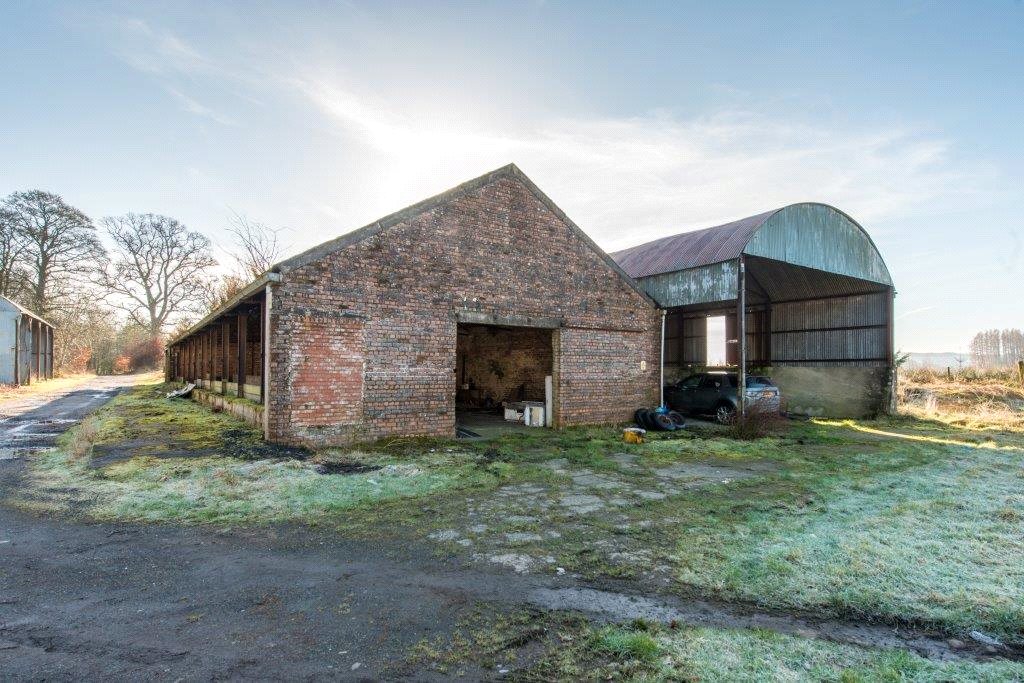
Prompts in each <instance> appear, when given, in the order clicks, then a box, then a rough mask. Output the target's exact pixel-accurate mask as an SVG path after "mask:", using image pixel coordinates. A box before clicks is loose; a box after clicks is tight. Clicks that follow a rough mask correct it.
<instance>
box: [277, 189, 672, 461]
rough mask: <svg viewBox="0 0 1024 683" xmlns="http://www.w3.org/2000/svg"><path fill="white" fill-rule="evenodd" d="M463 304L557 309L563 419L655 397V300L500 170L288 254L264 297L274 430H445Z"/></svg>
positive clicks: (510, 311)
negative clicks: (338, 239) (371, 232)
mask: <svg viewBox="0 0 1024 683" xmlns="http://www.w3.org/2000/svg"><path fill="white" fill-rule="evenodd" d="M459 311H474V312H477V313H486V314H493V315H498V316H530V317H538V318H559V319H561V320H562V321H563V323H562V324H563V325H564V326H566V329H563V330H560V331H559V332H558V333H557V335H558V338H559V341H558V345H556V350H557V353H556V354H555V355H556V358H555V361H554V362H555V365H556V367H558V368H560V371H558V370H556V375H558V376H556V383H557V385H558V391H557V392H556V397H557V403H558V407H557V415H558V418H559V421H560V424H563V425H569V424H583V423H593V422H609V421H619V420H628V419H629V418H630V416H631V415H632V412H633V410H635V409H636V408H637V407H638V406H640V405H652V404H653V403H654V402H656V400H657V389H658V387H657V383H658V378H657V372H658V366H657V360H658V354H659V333H660V313H659V312H658V311H657V310H656V309H655V308H654V306H653V304H651V303H650V301H649V300H648V299H646V298H645V297H643V296H642V295H640V294H639V293H638V292H636V291H635V290H634V289H633V288H632V287H631V286H630V285H629V283H627V282H626V281H625V280H623V279H622V278H621V277H620V276H619V274H618V273H617V272H615V271H614V270H613V269H612V267H611V266H609V264H608V263H607V262H605V260H604V259H603V258H601V256H600V255H598V254H597V253H595V252H594V251H593V250H592V249H591V247H590V246H589V245H588V244H587V243H586V242H585V241H584V239H582V238H581V237H580V236H579V235H578V234H577V233H575V231H574V230H572V229H571V228H570V227H569V226H568V225H567V224H566V223H565V222H563V220H562V219H560V218H559V217H558V215H556V214H555V213H554V212H552V211H551V210H550V209H549V208H548V207H547V206H546V205H545V204H544V203H543V202H542V201H541V200H540V199H539V198H538V197H537V196H536V195H534V193H533V192H532V191H531V190H530V188H529V187H528V186H527V185H525V184H524V183H522V182H520V181H519V180H518V179H516V178H513V177H508V176H500V177H498V178H497V179H496V180H493V181H492V182H490V183H489V184H487V185H484V186H483V187H480V188H478V189H475V190H472V191H468V192H464V193H462V194H461V195H456V196H454V197H453V198H451V199H450V200H449V201H447V202H446V203H444V204H442V205H440V206H437V207H436V208H433V209H431V210H428V211H426V212H423V213H420V214H418V215H411V216H410V217H408V218H407V219H406V220H404V221H402V222H400V223H398V224H395V225H392V226H390V227H388V228H386V229H385V230H383V231H382V232H380V233H379V234H377V235H375V236H373V237H370V238H368V239H365V240H362V241H359V242H357V243H354V244H350V245H348V246H344V247H340V248H338V249H337V250H335V251H333V252H330V253H326V254H324V255H322V256H320V257H318V258H317V259H316V260H313V261H310V262H309V263H306V264H303V265H298V266H295V267H291V268H290V267H289V265H288V264H287V263H286V264H284V266H283V267H282V279H281V282H280V284H278V285H275V287H274V296H273V305H272V311H271V326H272V334H271V344H270V364H271V372H270V384H269V389H270V391H269V404H268V406H269V412H268V430H269V436H270V438H271V439H275V440H280V441H291V442H306V443H311V444H314V445H322V444H330V443H343V442H345V441H348V440H352V439H372V438H377V437H383V436H395V435H419V434H423V435H438V436H451V435H453V433H454V425H455V414H454V406H455V390H456V373H455V369H456V327H457V324H458V316H459ZM346 315H350V316H360V318H358V319H359V320H361V324H362V333H361V338H360V335H356V334H351V335H348V336H346V334H347V333H342V332H339V331H338V322H337V321H338V320H340V319H342V318H341V316H346ZM360 347H361V348H360ZM314 357H319V359H318V360H311V359H312V358H314ZM356 358H361V359H362V362H363V375H362V383H361V385H360V384H359V383H357V382H355V381H353V380H351V371H352V369H353V368H354V359H356ZM641 361H645V362H646V370H645V371H641V370H640V364H641ZM334 365H337V366H338V367H340V368H343V369H344V370H343V376H342V377H336V376H335V375H334V373H335V372H336V371H335V370H334V369H332V368H333V366H334ZM338 372H342V371H338ZM360 390H361V392H360ZM335 421H339V422H341V423H342V424H335V423H334V422H335Z"/></svg>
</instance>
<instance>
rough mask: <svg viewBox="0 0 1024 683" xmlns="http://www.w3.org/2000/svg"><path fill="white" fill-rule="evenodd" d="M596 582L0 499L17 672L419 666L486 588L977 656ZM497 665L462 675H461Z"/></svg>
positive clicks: (227, 673)
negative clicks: (409, 662) (89, 518)
mask: <svg viewBox="0 0 1024 683" xmlns="http://www.w3.org/2000/svg"><path fill="white" fill-rule="evenodd" d="M116 389H117V387H116V386H109V385H105V386H104V387H103V388H102V389H101V388H99V387H98V386H95V385H94V386H90V387H85V388H80V389H78V390H76V391H72V392H71V393H69V394H68V395H67V396H66V397H65V398H61V399H57V400H54V401H53V402H51V403H50V404H47V405H35V406H29V407H26V408H25V409H24V410H23V411H22V414H21V415H20V417H17V418H15V419H13V420H8V421H6V422H3V423H0V429H2V430H4V436H2V437H0V442H2V443H8V444H10V443H14V444H15V446H13V447H11V446H8V448H14V449H17V450H18V452H24V451H25V449H34V448H41V447H46V446H47V445H50V444H52V442H53V439H54V438H55V434H56V433H57V432H59V431H61V430H57V429H56V428H55V426H56V424H57V423H55V422H46V421H47V420H73V419H80V418H81V417H82V416H83V415H84V414H85V413H87V412H88V411H89V410H92V409H94V408H96V407H98V405H100V404H101V403H102V402H103V401H104V400H106V399H107V398H109V397H110V396H112V395H113V394H114V393H115V391H116ZM101 394H102V396H101ZM104 396H105V397H106V398H104ZM5 407H6V406H5ZM12 424H13V425H14V426H15V427H17V426H19V425H38V426H39V427H40V428H37V427H34V426H33V427H25V428H24V429H22V430H20V431H18V432H15V433H14V434H15V437H14V438H12V435H11V433H10V432H9V431H8V429H9V425H12ZM67 424H68V423H66V422H61V423H60V425H61V426H62V428H66V427H67ZM47 425H54V429H44V428H43V427H46V426H47ZM19 434H28V435H31V436H32V438H23V437H22V436H17V435H19ZM23 468H24V460H23V459H20V458H14V459H7V460H2V461H0V496H2V497H3V498H6V497H8V496H9V495H10V493H11V492H12V491H14V490H15V489H16V488H17V486H18V483H19V480H20V477H21V472H22V470H23ZM593 588H595V587H588V586H581V585H579V584H578V582H577V581H575V580H574V579H573V578H572V577H570V576H548V575H517V574H513V573H511V572H505V571H502V570H500V569H494V568H491V569H488V568H486V567H480V566H475V565H471V564H468V563H467V562H466V561H465V560H463V559H460V558H448V559H439V558H438V557H436V556H435V555H434V554H433V553H432V546H428V545H426V544H423V545H420V544H416V543H409V542H407V541H403V542H401V543H398V542H391V541H380V542H375V543H368V542H366V541H351V540H346V539H344V538H340V537H339V535H338V534H337V533H333V532H330V531H320V530H313V529H309V528H306V527H301V526H279V527H273V528H265V529H255V530H246V531H238V530H234V531H223V532H220V531H216V530H211V529H207V528H196V527H191V528H188V527H174V526H166V525H164V526H157V525H153V526H145V525H128V524H124V525H121V524H89V523H82V522H79V521H75V520H69V519H51V518H46V517H39V516H35V515H31V514H27V513H23V512H19V511H15V510H12V509H10V508H7V507H5V506H0V671H2V672H3V678H4V679H15V680H25V679H31V680H37V679H47V680H55V679H56V680H81V679H82V678H88V679H94V678H100V677H108V678H109V677H113V678H115V679H121V678H141V677H156V678H159V679H166V680H172V681H173V680H179V679H184V680H207V679H223V678H264V679H289V680H304V679H319V678H353V679H359V678H367V679H381V678H406V677H411V678H414V679H416V680H425V679H429V678H430V677H431V674H430V673H429V672H420V671H416V672H413V671H409V670H406V669H404V668H402V667H401V666H400V663H401V661H402V660H403V658H404V657H405V655H406V654H407V652H408V648H409V647H410V646H412V645H414V644H415V643H416V642H418V641H419V640H420V639H421V638H424V637H428V638H434V637H436V636H438V635H441V636H443V635H445V634H448V633H449V632H450V631H451V630H452V629H453V628H454V626H455V625H456V622H457V621H458V619H459V618H460V616H462V615H463V614H465V613H466V612H467V611H468V610H470V609H472V608H473V607H475V606H476V605H477V604H479V602H480V601H486V602H488V603H491V604H494V605H497V606H504V607H505V608H512V607H513V606H517V605H518V606H522V605H529V606H534V607H557V608H566V609H578V610H582V611H588V612H590V613H592V614H593V615H594V616H596V617H599V618H606V619H630V618H633V617H635V616H644V615H646V616H648V617H650V618H654V619H661V618H662V617H664V618H665V619H669V618H671V619H676V618H678V619H680V620H681V621H682V622H683V623H698V624H705V625H710V626H720V627H741V628H742V627H750V626H757V627H761V628H769V629H772V630H778V631H783V632H793V633H800V634H803V635H809V636H811V637H821V638H828V639H833V640H838V641H842V642H856V643H859V644H864V645H868V646H887V647H892V646H904V647H909V648H911V649H914V650H916V651H918V652H921V653H922V654H927V655H928V656H932V657H937V658H945V657H952V656H964V655H966V656H976V655H978V654H980V653H978V652H975V651H969V652H963V651H961V652H956V653H954V652H952V651H950V650H949V648H948V647H947V646H945V643H944V641H942V640H941V638H928V637H925V636H922V634H915V633H904V634H898V633H897V634H895V635H894V631H893V629H892V628H891V627H885V626H867V625H863V624H844V623H838V622H817V621H815V620H814V619H812V618H808V617H806V616H799V615H783V614H773V615H768V614H763V613H758V612H753V611H745V610H743V608H742V607H735V606H732V607H730V606H725V605H716V604H712V603H707V602H699V601H683V600H679V599H668V600H660V599H652V598H649V597H637V598H633V597H630V596H628V595H625V594H624V593H627V592H629V591H628V587H622V586H619V587H617V588H618V591H614V590H605V591H595V590H592V589H593ZM604 588H605V589H608V588H609V587H608V586H605V587H604ZM491 673H493V672H484V671H475V672H474V671H470V672H469V674H470V678H474V677H475V678H480V677H487V676H489V675H490V674H491Z"/></svg>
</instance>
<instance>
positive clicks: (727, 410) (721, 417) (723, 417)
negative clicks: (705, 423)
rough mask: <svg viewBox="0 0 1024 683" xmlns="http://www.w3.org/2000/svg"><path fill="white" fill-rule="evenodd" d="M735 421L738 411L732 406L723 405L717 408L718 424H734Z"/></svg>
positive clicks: (716, 418)
mask: <svg viewBox="0 0 1024 683" xmlns="http://www.w3.org/2000/svg"><path fill="white" fill-rule="evenodd" d="M735 419H736V409H735V408H733V407H732V404H729V403H721V404H719V406H718V407H717V408H715V420H716V421H717V422H718V424H721V425H728V424H732V423H733V421H734V420H735Z"/></svg>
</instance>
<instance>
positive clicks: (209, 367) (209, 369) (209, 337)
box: [206, 328, 216, 389]
mask: <svg viewBox="0 0 1024 683" xmlns="http://www.w3.org/2000/svg"><path fill="white" fill-rule="evenodd" d="M206 351H207V353H206V355H207V359H206V375H207V378H208V379H207V381H208V382H209V384H207V385H206V388H207V389H213V377H214V374H213V361H214V358H215V357H216V356H215V354H214V350H213V329H212V328H211V329H209V330H207V331H206Z"/></svg>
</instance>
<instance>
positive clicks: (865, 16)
mask: <svg viewBox="0 0 1024 683" xmlns="http://www.w3.org/2000/svg"><path fill="white" fill-rule="evenodd" d="M718 5H724V3H683V2H671V3H643V4H640V3H571V2H550V1H549V2H532V3H496V2H495V3H467V4H441V3H422V2H417V3H409V4H401V3H372V4H370V3H367V4H363V3H358V2H337V3H335V2H326V1H321V2H309V3H249V2H246V3H242V2H239V3H220V4H215V3H205V2H204V3H191V4H190V3H187V2H161V3H152V4H146V3H135V2H132V3H88V2H76V3H67V4H61V3H46V2H30V3H29V2H2V3H0V85H2V90H3V97H2V99H0V156H2V158H3V163H2V164H0V195H2V194H7V193H8V192H11V191H14V190H21V189H28V188H34V187H39V188H45V189H48V190H51V191H54V192H58V193H60V194H61V195H63V196H64V197H65V199H67V200H68V201H70V202H72V203H73V204H75V205H77V206H78V207H80V208H81V209H83V210H84V211H86V213H88V214H89V215H90V216H92V217H93V218H95V219H99V218H101V217H102V216H105V215H111V214H119V213H124V212H127V211H136V212H141V211H151V212H157V213H165V214H168V215H171V216H175V217H176V218H178V219H180V220H182V221H184V222H185V223H186V224H188V225H189V226H190V227H192V228H194V229H197V230H200V231H202V232H204V233H206V234H207V235H209V236H210V237H211V238H212V239H213V240H214V241H215V242H216V243H218V244H219V245H221V246H226V239H225V233H224V227H225V226H226V225H227V223H228V220H229V218H230V216H231V215H232V212H239V213H244V214H246V215H248V216H250V217H251V218H254V219H256V220H260V221H263V222H265V223H269V224H272V225H279V226H286V227H287V228H288V233H287V238H286V239H287V241H288V243H289V245H290V247H291V251H298V250H301V249H303V248H306V247H309V246H312V245H313V244H316V243H318V242H321V241H323V240H326V239H329V238H331V237H333V236H335V235H338V234H340V233H342V232H347V231H348V230H350V229H353V228H356V227H359V226H361V225H363V224H365V223H368V222H370V221H372V220H373V219H375V218H378V217H380V216H382V215H385V214H387V213H390V212H392V211H394V210H397V209H399V208H401V207H403V206H405V205H407V204H409V203H411V202H414V201H416V200H418V199H421V198H423V197H426V196H429V195H431V194H435V193H436V192H439V191H441V190H444V189H447V188H448V187H450V186H452V185H454V184H457V183H459V182H461V181H462V180H465V179H468V178H470V177H473V176H476V175H479V174H480V173H483V172H485V171H487V170H490V169H492V168H495V167H497V166H500V165H503V164H505V163H508V162H509V161H514V162H515V163H516V164H518V165H519V166H520V167H521V168H522V169H523V170H524V171H525V172H526V173H527V174H528V175H530V176H531V177H532V178H533V179H534V180H535V181H536V182H537V183H538V184H539V185H540V186H541V187H542V188H544V190H545V191H546V192H547V193H548V194H549V195H550V196H551V197H552V198H553V199H554V200H555V201H556V202H557V203H558V204H559V205H561V206H562V208H563V209H565V211H566V212H567V213H568V214H569V215H570V216H572V217H573V218H574V220H575V221H576V222H577V223H579V224H580V225H581V226H582V227H583V228H584V229H585V230H586V231H587V232H588V233H590V234H591V236H592V237H594V239H595V240H596V241H597V242H598V243H599V244H601V245H602V246H603V247H605V248H606V249H608V250H609V251H611V250H614V249H618V248H622V247H625V246H629V245H631V244H636V243H639V242H643V241H647V240H649V239H653V238H655V237H660V236H663V235H668V234H674V233H677V232H682V231H685V230H690V229H694V228H699V227H705V226H708V225H714V224H717V223H720V222H724V221H727V220H731V219H734V218H739V217H742V216H746V215H751V214H754V213H759V212H761V211H764V210H767V209H770V208H774V207H777V206H782V205H785V204H788V203H791V202H795V201H805V200H815V201H822V202H826V203H829V204H833V205H836V206H838V207H840V208H842V209H843V210H845V211H846V212H848V213H849V214H851V215H852V216H854V217H855V218H857V219H858V220H859V221H860V222H861V223H862V224H863V225H864V226H865V227H866V228H867V229H868V231H869V232H870V233H871V234H872V236H873V237H874V239H875V241H876V243H877V244H878V246H879V248H880V250H881V251H882V255H883V256H884V257H885V259H886V261H887V262H888V264H889V267H890V269H891V271H892V273H893V277H894V280H895V282H896V285H897V289H898V292H899V294H898V297H897V311H896V312H897V316H898V318H899V320H898V327H897V344H898V345H899V346H900V347H901V348H903V349H908V350H915V351H960V350H964V349H965V348H966V345H967V342H968V341H969V339H970V337H971V336H972V335H973V333H974V332H975V331H977V330H980V329H985V328H990V327H1010V326H1015V327H1021V326H1024V296H1022V291H1024V287H1022V279H1024V222H1022V219H1021V218H1020V216H1021V211H1020V208H1019V207H1020V206H1021V205H1022V204H1024V190H1022V188H1021V178H1022V177H1024V173H1022V171H1024V126H1022V122H1024V97H1022V95H1021V92H1022V90H1024V49H1022V48H1024V4H1022V3H1021V2H1019V1H1017V0H991V1H989V2H963V3H939V2H903V3H871V2H856V3H850V4H848V5H845V6H844V5H841V4H839V3H820V2H813V3H811V2H809V3H792V2H791V3H778V4H773V3H764V2H752V3H731V4H729V5H728V6H718Z"/></svg>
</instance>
